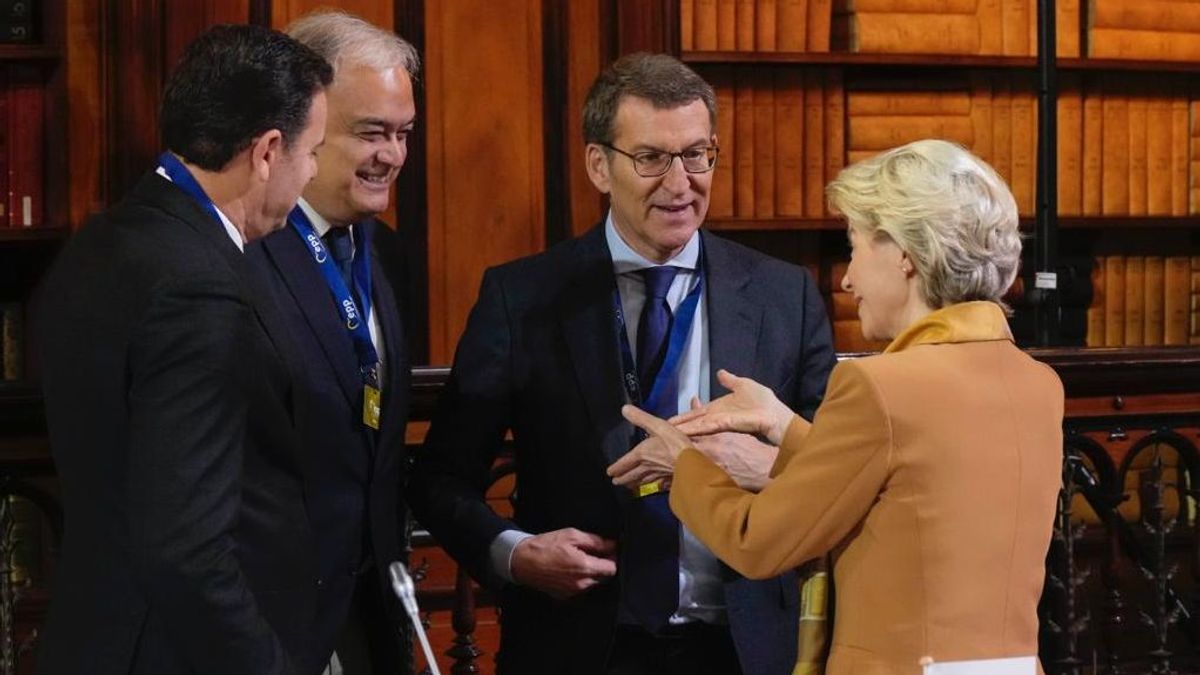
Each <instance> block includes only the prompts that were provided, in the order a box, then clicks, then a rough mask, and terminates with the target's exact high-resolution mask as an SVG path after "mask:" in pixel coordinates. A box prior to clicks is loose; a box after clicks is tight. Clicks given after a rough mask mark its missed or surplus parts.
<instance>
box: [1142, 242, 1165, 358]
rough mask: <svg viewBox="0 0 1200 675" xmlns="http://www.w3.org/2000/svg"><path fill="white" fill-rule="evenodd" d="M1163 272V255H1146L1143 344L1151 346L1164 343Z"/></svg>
mask: <svg viewBox="0 0 1200 675" xmlns="http://www.w3.org/2000/svg"><path fill="white" fill-rule="evenodd" d="M1163 272H1164V267H1163V257H1162V256H1156V255H1148V256H1146V287H1145V294H1144V299H1143V301H1142V304H1143V305H1144V306H1145V308H1146V330H1145V332H1144V333H1143V335H1142V344H1144V345H1146V346H1149V347H1157V346H1160V345H1162V343H1163V336H1164V333H1163V326H1164V323H1163V318H1164V314H1163V295H1164V293H1165V292H1166V290H1165V286H1164V285H1163Z"/></svg>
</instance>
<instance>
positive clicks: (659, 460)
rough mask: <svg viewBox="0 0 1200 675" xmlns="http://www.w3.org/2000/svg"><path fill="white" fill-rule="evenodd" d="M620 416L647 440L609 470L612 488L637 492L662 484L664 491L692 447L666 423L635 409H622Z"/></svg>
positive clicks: (690, 443) (684, 437) (629, 407)
mask: <svg viewBox="0 0 1200 675" xmlns="http://www.w3.org/2000/svg"><path fill="white" fill-rule="evenodd" d="M621 414H622V415H624V416H625V419H627V420H629V421H630V422H631V423H633V424H634V425H635V426H638V427H640V428H641V429H643V430H644V431H645V432H646V434H647V438H646V440H644V441H642V442H641V443H638V444H637V446H636V447H634V449H632V450H630V451H629V452H627V453H625V455H624V456H622V457H621V458H620V459H618V460H617V461H615V462H613V463H612V464H611V465H610V466H609V467H608V475H609V476H611V477H612V479H613V484H614V485H623V486H625V487H629V488H636V487H637V486H638V485H642V484H644V483H649V482H651V481H655V480H664V481H665V482H664V483H663V487H667V485H669V484H670V480H671V476H672V475H673V474H674V473H675V460H676V459H679V453H681V452H683V449H684V448H687V447H691V445H692V442H691V440H689V439H688V437H687V436H685V435H683V434H682V433H680V432H679V431H678V430H677V429H675V427H673V426H671V425H670V424H668V423H667V422H665V421H663V420H661V419H659V418H657V417H655V416H654V415H651V414H650V413H648V412H645V411H644V410H641V409H640V408H637V407H635V406H632V405H626V406H624V407H622V408H621Z"/></svg>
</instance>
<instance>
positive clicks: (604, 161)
mask: <svg viewBox="0 0 1200 675" xmlns="http://www.w3.org/2000/svg"><path fill="white" fill-rule="evenodd" d="M584 153H585V154H584V162H583V163H584V166H586V167H587V174H588V178H589V179H591V181H592V185H595V186H596V189H597V190H599V191H600V192H602V193H603V194H608V193H609V192H612V176H611V175H610V173H609V169H610V167H609V165H608V153H607V152H605V150H604V148H602V147H600V146H599V145H596V144H595V143H588V145H587V149H586V150H584Z"/></svg>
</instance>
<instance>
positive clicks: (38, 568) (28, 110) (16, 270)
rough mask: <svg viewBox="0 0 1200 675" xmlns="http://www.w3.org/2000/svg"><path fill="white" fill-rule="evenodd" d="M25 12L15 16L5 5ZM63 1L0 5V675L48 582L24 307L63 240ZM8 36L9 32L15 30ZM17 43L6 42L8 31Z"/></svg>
mask: <svg viewBox="0 0 1200 675" xmlns="http://www.w3.org/2000/svg"><path fill="white" fill-rule="evenodd" d="M18 10H23V11H25V12H26V14H25V15H23V17H24V18H23V19H21V21H17V20H16V19H17V17H16V15H15V14H13V12H17V11H18ZM65 10H66V4H65V3H64V2H63V0H34V1H29V0H22V1H20V2H17V1H15V0H0V139H2V140H0V462H2V464H3V470H2V471H0V478H2V480H0V488H2V489H0V531H2V536H0V549H2V550H3V552H4V556H5V557H4V560H3V561H0V562H2V564H0V569H3V572H4V574H3V578H2V579H0V672H4V673H13V672H28V670H29V666H30V665H31V663H30V659H29V658H28V649H29V647H30V645H31V644H32V642H33V640H34V639H35V638H34V636H35V635H36V628H37V626H39V625H40V624H41V622H42V619H43V616H44V614H45V610H46V600H47V598H48V597H49V589H50V587H51V586H52V576H53V571H52V568H53V560H54V557H55V556H56V554H57V553H56V552H57V541H58V539H59V536H60V534H61V526H62V514H61V510H60V508H59V506H58V504H57V500H56V499H55V498H54V497H53V495H54V493H55V492H56V490H57V488H56V487H55V486H54V481H53V479H52V478H51V476H52V475H53V465H52V462H51V461H50V457H49V452H48V441H47V439H46V435H45V434H46V426H45V418H44V414H43V412H42V398H41V391H40V388H39V386H38V384H37V383H38V364H37V359H36V353H35V350H34V349H32V338H31V333H32V331H31V321H30V320H29V317H30V316H31V315H32V314H33V311H32V309H31V308H32V306H33V305H34V304H35V303H36V296H37V287H38V283H39V281H40V279H41V277H42V274H43V273H44V272H45V270H46V269H48V268H49V266H50V264H51V262H52V261H53V259H54V256H55V254H56V253H57V251H58V250H59V248H60V247H61V245H62V244H63V242H65V241H66V240H67V238H68V237H69V236H70V227H69V223H68V217H67V210H68V207H67V201H68V200H67V199H66V195H67V192H68V177H67V169H66V166H67V164H66V162H67V155H68V146H67V142H66V140H65V139H66V133H65V132H66V128H67V125H66V112H67V106H66V74H65V70H66V68H65V49H64V42H65V41H64V31H65V25H66V22H65ZM14 31H17V32H19V33H20V34H19V35H14ZM14 37H16V38H19V39H20V40H21V41H17V42H14V41H13V38H14Z"/></svg>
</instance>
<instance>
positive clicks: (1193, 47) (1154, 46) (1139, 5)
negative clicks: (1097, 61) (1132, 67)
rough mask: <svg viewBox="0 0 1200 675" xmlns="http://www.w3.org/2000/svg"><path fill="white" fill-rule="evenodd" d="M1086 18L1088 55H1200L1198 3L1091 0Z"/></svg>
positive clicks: (1165, 58) (1161, 57) (1154, 57)
mask: <svg viewBox="0 0 1200 675" xmlns="http://www.w3.org/2000/svg"><path fill="white" fill-rule="evenodd" d="M1086 20H1087V53H1088V56H1090V57H1093V58H1112V59H1142V60H1149V61H1195V60H1197V59H1200V4H1196V3H1194V2H1189V1H1187V0H1091V1H1090V2H1089V3H1088V11H1087V17H1086Z"/></svg>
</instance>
